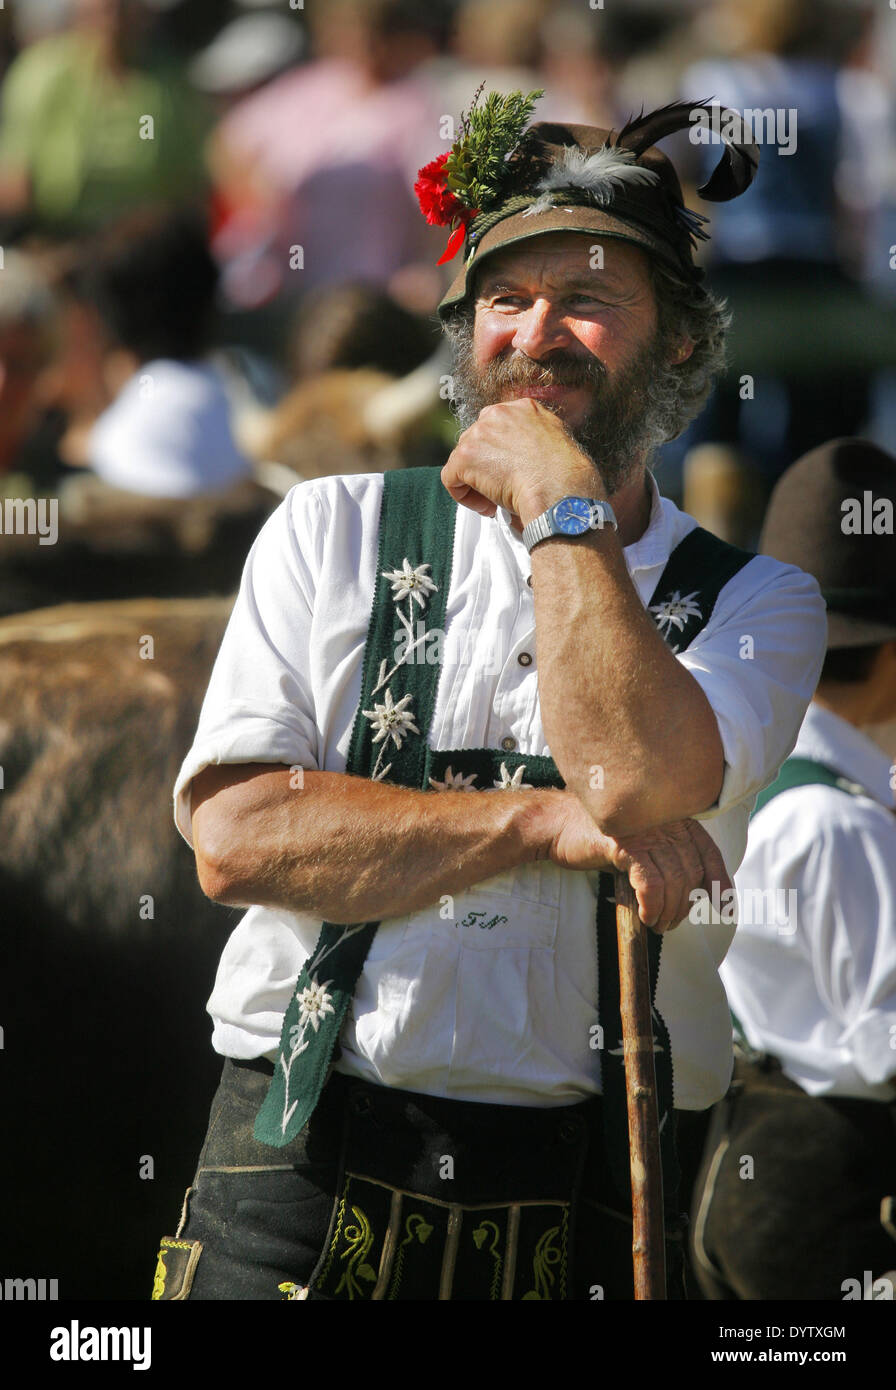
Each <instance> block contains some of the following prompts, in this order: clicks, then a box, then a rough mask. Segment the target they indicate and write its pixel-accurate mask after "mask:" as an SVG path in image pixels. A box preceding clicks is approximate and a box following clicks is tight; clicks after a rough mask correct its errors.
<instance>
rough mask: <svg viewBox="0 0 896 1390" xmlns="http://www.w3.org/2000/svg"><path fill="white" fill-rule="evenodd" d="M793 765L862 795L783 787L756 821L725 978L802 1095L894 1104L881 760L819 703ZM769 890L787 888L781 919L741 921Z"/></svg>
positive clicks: (889, 899) (891, 887)
mask: <svg viewBox="0 0 896 1390" xmlns="http://www.w3.org/2000/svg"><path fill="white" fill-rule="evenodd" d="M794 757H801V758H812V759H813V760H814V761H816V762H822V763H825V764H826V765H827V766H828V767H833V768H834V769H835V770H836V771H837V772H840V773H841V774H842V775H843V776H844V777H846V778H848V779H849V780H851V781H854V782H857V783H859V784H860V785H861V786H862V787H864V788H866V790H867V792H868V793H869V795H867V796H858V797H856V796H851V795H849V794H848V793H846V792H843V791H840V790H838V789H837V788H835V787H827V786H807V787H793V788H791V789H790V790H789V791H784V792H781V793H779V795H778V796H776V797H774V798H773V800H771V801H770V802H769V803H768V804H767V805H766V806H763V808H762V810H761V811H759V812H758V813H757V815H756V817H755V819H754V820H753V821H752V823H751V825H750V835H749V839H748V841H747V852H746V854H745V856H744V860H743V863H742V864H741V866H740V869H739V871H738V873H737V878H736V887H737V890H738V895H739V897H740V899H741V923H740V925H739V927H738V929H737V936H736V938H735V941H734V945H733V946H732V948H731V950H730V952H729V953H728V958H727V959H726V961H725V963H724V965H723V966H722V972H721V973H722V979H723V980H724V982H725V988H726V989H727V991H728V995H729V998H730V1000H731V1007H732V1009H733V1010H734V1013H735V1014H736V1016H737V1018H738V1020H739V1021H740V1023H741V1024H742V1025H743V1029H744V1032H745V1033H746V1035H747V1039H748V1041H749V1042H750V1043H751V1044H752V1045H753V1046H754V1047H756V1048H759V1049H760V1050H762V1051H764V1052H770V1053H772V1054H773V1055H774V1056H775V1057H777V1058H778V1060H779V1061H780V1062H781V1064H782V1066H783V1069H784V1071H785V1073H786V1074H787V1075H788V1076H789V1077H790V1078H791V1079H792V1080H793V1081H796V1082H797V1084H798V1085H800V1086H802V1088H803V1090H804V1091H806V1092H808V1094H809V1095H812V1096H821V1095H829V1096H856V1097H861V1098H863V1099H866V1100H885V1101H887V1100H892V1099H893V1097H894V1094H896V1092H894V1090H893V1088H892V1087H891V1086H890V1085H888V1084H886V1082H887V1078H888V1077H889V1078H893V1077H896V815H894V814H893V810H892V809H891V808H892V807H893V804H894V794H893V791H892V789H891V786H890V778H891V763H890V759H889V758H888V757H887V756H886V754H885V753H884V752H882V750H881V749H880V748H878V746H877V745H876V744H875V743H873V742H872V741H871V740H870V739H869V738H867V737H866V736H865V735H864V734H863V733H861V732H860V730H858V729H856V728H854V726H853V725H852V724H849V723H847V721H846V720H845V719H841V718H839V717H838V716H837V715H835V714H832V713H831V712H830V710H826V709H823V708H822V707H821V706H820V705H816V704H812V705H810V706H809V709H808V712H807V714H806V718H805V721H804V723H803V727H802V728H801V730H800V734H799V738H798V739H797V742H796V747H795V749H794ZM769 889H781V890H783V891H784V892H785V893H787V894H791V893H795V895H796V896H795V897H793V898H788V899H787V902H788V903H792V906H793V908H794V910H793V911H792V912H789V913H785V914H778V923H777V925H776V924H775V923H773V922H767V921H760V922H755V923H752V924H748V923H747V922H746V921H745V920H744V916H745V913H744V910H743V902H744V894H745V892H746V891H747V890H759V891H765V890H769ZM757 901H758V898H757ZM758 915H760V916H765V914H758ZM772 915H773V914H771V913H770V914H768V916H769V917H770V916H772ZM785 918H786V920H785Z"/></svg>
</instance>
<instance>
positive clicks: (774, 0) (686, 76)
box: [0, 0, 896, 596]
mask: <svg viewBox="0 0 896 1390" xmlns="http://www.w3.org/2000/svg"><path fill="white" fill-rule="evenodd" d="M0 71H2V73H3V78H2V92H0V250H2V270H0V498H2V497H4V496H5V497H25V496H31V497H43V496H51V495H52V496H56V497H59V499H60V505H61V506H62V508H63V514H66V509H68V514H69V515H71V516H72V517H73V518H76V519H78V518H79V519H81V522H82V523H83V518H84V517H85V516H86V515H90V514H91V512H90V509H91V508H92V507H93V508H99V509H100V511H102V509H103V507H104V506H106V505H107V502H108V498H109V497H110V496H112V497H116V498H121V497H135V498H141V499H154V500H155V501H156V502H157V503H158V505H159V506H160V507H164V506H169V507H170V508H174V509H177V508H181V507H182V506H183V505H184V504H185V503H186V502H188V501H190V500H192V499H197V498H203V497H212V498H217V499H222V498H229V499H233V498H234V497H235V496H239V497H245V496H247V495H248V494H247V493H246V489H247V488H250V489H256V492H255V493H253V497H254V502H253V505H257V501H258V493H257V489H263V490H266V491H267V492H268V493H270V494H271V495H272V497H274V498H276V497H279V496H282V494H283V492H284V491H285V490H286V488H288V487H289V486H290V485H291V484H292V483H293V482H294V481H296V480H297V479H301V478H308V477H313V476H319V475H321V474H324V473H334V472H352V471H368V470H373V469H379V468H390V467H396V466H403V465H414V464H438V465H441V464H442V463H443V462H444V460H445V458H446V457H447V454H448V452H449V451H450V448H451V445H452V441H453V439H454V438H455V436H456V425H455V424H454V422H453V419H452V417H451V414H450V411H449V408H448V404H447V401H446V400H445V394H446V392H445V387H444V374H445V372H446V370H447V368H446V363H447V358H446V356H445V351H444V348H443V345H442V339H441V334H440V331H439V327H438V321H437V318H436V316H435V306H436V304H437V302H438V300H439V298H440V296H441V294H442V293H443V292H444V289H445V287H446V285H447V283H448V282H449V280H450V278H451V274H452V266H451V265H446V266H442V267H439V266H438V265H437V261H438V259H439V256H440V254H441V252H442V251H443V249H444V245H445V240H446V232H445V230H444V229H441V228H437V227H432V226H429V225H427V223H426V222H425V220H424V219H423V217H422V216H421V214H420V211H419V208H418V206H417V203H416V199H415V196H414V192H413V184H414V181H415V179H416V177H417V172H418V170H419V169H420V167H421V166H423V165H424V164H426V163H428V162H429V161H430V160H432V159H433V158H434V157H435V156H436V155H437V154H439V153H440V152H442V151H443V150H445V149H447V148H448V144H449V143H450V140H451V139H452V138H453V136H454V133H455V130H454V128H453V127H452V125H451V121H452V120H453V121H454V122H455V123H456V121H457V118H458V116H459V114H460V112H461V111H462V110H463V109H464V108H465V107H466V106H468V105H469V102H470V98H471V96H472V94H473V92H474V91H475V89H476V88H477V87H478V86H479V84H480V83H482V82H484V83H485V86H486V90H491V89H493V88H496V89H498V90H501V91H509V90H511V89H514V88H521V89H523V90H525V91H528V90H531V89H534V88H537V87H542V88H544V93H545V94H544V97H543V98H542V100H541V101H540V102H539V103H538V104H537V106H536V117H535V118H536V119H539V120H546V119H557V120H563V121H569V122H580V123H586V124H593V125H598V126H606V127H610V126H614V125H615V126H616V127H617V128H618V126H619V125H620V124H621V123H622V122H624V121H625V120H626V119H627V118H628V117H629V116H630V115H631V114H632V112H636V111H637V110H638V109H639V108H640V107H641V106H643V107H644V108H645V109H648V110H649V109H650V108H651V107H653V106H657V105H661V104H662V103H664V102H667V101H673V100H676V99H680V98H682V97H687V98H693V99H701V98H706V97H714V98H716V99H718V100H719V101H721V102H723V103H724V104H727V105H731V106H734V107H736V108H737V109H741V110H742V109H744V108H747V107H749V108H763V109H764V108H773V109H776V110H782V111H784V112H787V111H791V110H796V112H797V113H798V138H797V139H796V140H795V141H794V142H793V148H790V149H786V148H782V149H780V150H776V149H774V148H773V147H767V148H764V149H763V157H762V160H761V164H760V169H759V173H758V177H757V180H756V184H755V187H754V189H752V190H751V192H750V195H749V197H746V198H743V199H738V200H737V202H736V204H731V205H729V206H725V205H716V206H715V207H713V208H712V209H710V211H712V213H713V216H712V219H711V224H710V227H709V230H710V232H711V238H710V240H709V241H708V242H706V243H705V244H704V249H703V252H702V255H703V259H704V262H705V265H706V268H707V273H708V275H709V277H710V281H711V283H712V285H713V287H715V288H717V289H719V290H721V291H722V292H723V293H724V294H725V295H726V296H727V297H728V299H729V302H730V305H731V308H732V310H733V313H734V329H733V333H732V338H731V349H730V358H731V360H730V366H729V371H728V374H727V376H726V378H725V379H724V381H723V382H722V383H721V385H720V387H719V389H718V390H717V391H716V392H715V394H714V395H713V397H712V399H711V400H710V402H709V404H708V406H707V408H706V410H705V411H704V412H703V414H702V415H701V417H700V418H699V419H698V420H697V421H696V422H695V423H694V424H693V425H692V426H691V427H690V428H689V430H688V431H687V432H686V434H685V435H683V436H682V437H681V438H680V439H678V440H676V441H673V442H671V443H670V444H668V445H666V446H665V448H664V449H663V450H662V451H661V452H660V455H659V456H658V458H657V462H656V468H657V472H658V477H659V481H660V484H661V488H662V490H664V491H665V492H667V493H669V494H670V495H671V496H673V497H674V498H675V499H676V500H677V501H679V502H683V503H684V505H685V507H686V509H687V510H690V511H691V512H693V513H694V514H695V515H697V516H698V517H699V518H700V519H701V520H703V521H704V523H705V524H708V525H710V526H711V527H713V529H715V530H717V531H718V532H719V533H720V534H722V535H725V536H727V537H728V538H730V539H734V540H737V541H739V542H741V543H744V544H750V543H753V542H755V539H756V536H757V534H758V530H759V526H760V523H761V519H762V512H763V508H764V504H765V499H766V498H767V496H768V493H769V491H770V488H771V486H772V484H773V483H774V481H775V479H776V477H777V476H778V475H779V474H780V473H781V472H782V471H783V469H784V468H786V467H787V466H788V464H789V463H790V462H792V461H793V460H794V459H795V458H796V457H797V456H798V455H799V454H801V453H803V452H804V451H805V450H807V449H809V448H811V447H813V446H814V445H816V444H820V443H822V442H823V441H824V440H826V439H829V438H831V437H835V436H842V435H857V434H859V435H863V436H865V437H866V438H869V439H872V440H876V441H877V442H879V443H880V444H882V445H884V446H886V445H887V444H888V443H889V440H890V439H891V438H892V427H893V425H894V424H896V348H894V343H896V332H894V324H896V297H894V289H893V286H894V285H896V270H894V269H893V265H894V264H896V258H894V253H893V252H892V250H891V247H892V246H893V244H896V156H894V142H893V138H892V137H893V122H894V112H893V98H892V91H893V83H892V79H893V76H894V72H896V13H894V12H893V11H892V10H887V9H885V8H883V7H881V6H880V5H877V4H872V3H864V0H736V3H733V0H713V2H712V3H709V2H708V0H707V3H704V2H703V0H690V3H685V4H683V3H677V4H674V5H673V4H671V3H668V0H606V5H605V6H604V5H603V4H602V5H596V4H595V5H592V4H589V3H586V0H568V3H567V0H557V2H556V3H550V2H549V0H326V3H318V2H317V0H308V4H307V5H302V4H299V5H295V4H293V3H292V0H290V2H289V3H287V0H13V2H12V3H8V4H7V5H6V6H4V7H3V8H2V9H0ZM779 134H780V132H779ZM779 143H780V140H779ZM668 152H669V153H670V154H672V156H673V158H674V159H675V160H676V162H677V165H678V167H679V169H680V170H681V172H682V174H683V177H684V181H685V183H686V184H687V185H688V186H689V187H690V188H691V189H693V188H694V187H696V186H697V185H698V184H699V183H700V182H701V180H702V178H703V177H704V176H705V174H706V172H707V169H708V168H710V167H711V164H712V163H713V162H714V161H715V158H717V154H716V152H715V150H714V149H713V148H712V147H711V146H709V145H705V146H700V145H697V144H694V143H692V142H690V141H689V140H688V139H687V137H676V139H675V140H674V141H672V142H670V147H669V150H668ZM704 161H705V162H704ZM686 199H687V200H688V201H690V202H691V205H692V206H693V205H694V200H693V198H690V199H689V198H688V192H687V188H686ZM741 204H743V206H742V207H741ZM702 206H704V207H705V205H702ZM147 505H149V504H147ZM178 515H181V513H179V512H178ZM5 540H6V538H5V537H0V545H2V544H3V543H4V541H5ZM110 596H114V595H110Z"/></svg>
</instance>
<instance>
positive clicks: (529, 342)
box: [512, 299, 572, 359]
mask: <svg viewBox="0 0 896 1390" xmlns="http://www.w3.org/2000/svg"><path fill="white" fill-rule="evenodd" d="M571 342H572V333H571V332H570V329H569V326H568V324H567V323H566V320H565V317H564V315H563V314H562V313H561V312H560V310H559V309H558V308H557V307H556V306H555V305H553V304H551V302H550V300H547V299H536V300H534V301H533V303H532V304H531V305H530V306H529V308H528V309H527V310H526V311H525V313H524V314H521V315H520V318H519V322H518V323H517V325H516V330H515V332H514V335H513V339H512V345H513V347H514V348H516V349H517V351H518V352H523V353H525V354H526V356H527V357H533V358H536V359H537V358H539V357H544V356H545V355H546V354H547V353H548V352H552V351H553V350H554V349H555V348H559V347H568V345H569V344H570V343H571Z"/></svg>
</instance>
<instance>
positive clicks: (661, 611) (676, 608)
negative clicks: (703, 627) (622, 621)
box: [650, 589, 703, 635]
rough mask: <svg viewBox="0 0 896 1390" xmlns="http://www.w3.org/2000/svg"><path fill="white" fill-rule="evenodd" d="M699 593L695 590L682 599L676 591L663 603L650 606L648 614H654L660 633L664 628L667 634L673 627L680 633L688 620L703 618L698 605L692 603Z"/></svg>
mask: <svg viewBox="0 0 896 1390" xmlns="http://www.w3.org/2000/svg"><path fill="white" fill-rule="evenodd" d="M699 592H700V591H699V589H695V590H694V592H693V593H692V594H685V596H684V598H682V596H681V594H680V593H679V591H678V590H677V589H676V590H675V592H674V594H672V596H671V598H667V599H666V600H665V602H663V603H654V604H652V605H651V607H650V612H651V613H655V614H656V624H657V627H658V628H659V630H660V632H662V631H663V627H664V626H665V627H666V628H667V629H668V631H669V632H671V630H672V628H673V627H677V628H678V630H679V632H681V631H682V630H683V629H684V625H685V622H686V621H687V619H688V618H702V617H703V614H702V613H701V611H700V608H699V605H698V604H696V603H694V599H695V598H696V597H697V594H698V593H699ZM664 635H667V634H664Z"/></svg>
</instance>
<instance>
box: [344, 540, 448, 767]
mask: <svg viewBox="0 0 896 1390" xmlns="http://www.w3.org/2000/svg"><path fill="white" fill-rule="evenodd" d="M429 568H430V565H429V562H428V561H426V562H425V563H424V564H422V565H412V564H411V562H410V560H409V559H408V558H407V556H405V558H404V560H403V561H402V567H401V569H391V570H382V571H381V573H382V574H383V575H384V576H385V578H386V579H388V580H389V581H390V583H391V585H392V599H393V602H394V603H395V604H396V605H397V604H399V603H401V602H402V601H403V600H404V599H407V602H408V611H407V613H403V612H402V611H401V609H400V608H399V609H397V617H398V621H399V622H400V623H401V625H402V627H403V628H404V629H405V631H406V633H407V635H408V642H407V644H406V646H405V649H404V652H403V653H402V655H401V657H400V658H399V659H398V661H396V663H395V665H394V666H393V667H392V669H391V670H387V667H388V662H387V661H386V658H385V657H383V659H382V661H381V662H380V669H379V674H378V679H377V683H376V685H375V686H374V687H373V690H372V691H371V692H370V693H371V694H372V695H376V694H377V692H378V691H380V690H382V689H383V687H385V688H386V693H385V697H384V700H383V703H382V704H381V705H380V704H377V703H376V701H374V706H373V709H365V710H362V711H361V713H362V714H363V715H364V718H365V719H369V720H370V722H371V725H372V727H373V728H374V729H375V730H376V733H375V734H374V736H373V742H374V743H382V745H383V746H382V748H381V749H380V752H379V757H378V758H377V760H376V763H375V765H374V769H373V772H372V773H371V774H370V775H371V780H372V781H374V782H380V781H382V779H383V778H384V777H385V776H386V774H387V773H388V772H389V769H390V768H391V766H392V764H391V763H387V764H386V766H385V767H383V765H382V762H383V754H384V753H385V751H386V749H387V747H388V745H389V739H391V740H392V742H393V743H394V745H395V747H396V748H400V747H401V745H402V743H403V741H404V738H405V736H406V735H407V734H409V733H413V734H419V732H420V730H419V729H418V727H417V725H416V724H415V723H414V715H413V713H412V712H411V711H410V709H409V708H408V706H409V705H410V704H412V702H413V696H412V695H403V696H402V697H401V699H400V700H399V701H398V703H397V704H396V703H395V700H394V698H393V695H392V691H391V690H390V689H389V686H388V683H389V681H390V680H391V679H392V677H393V676H394V675H395V672H396V671H397V670H398V668H399V666H402V665H404V663H405V662H406V661H407V660H408V658H409V657H410V655H411V653H412V652H413V651H415V650H416V649H417V647H419V646H420V645H421V643H423V642H425V640H426V635H427V634H426V626H425V624H424V623H422V622H420V621H419V620H418V622H417V637H416V638H415V639H414V638H413V615H414V604H415V603H416V604H418V605H419V606H420V608H421V609H423V608H425V607H426V603H427V600H428V598H429V595H430V594H435V593H438V585H437V584H434V583H433V581H432V580H431V579H430V577H429V575H428V574H427V573H426V571H427V570H428V569H429Z"/></svg>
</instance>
